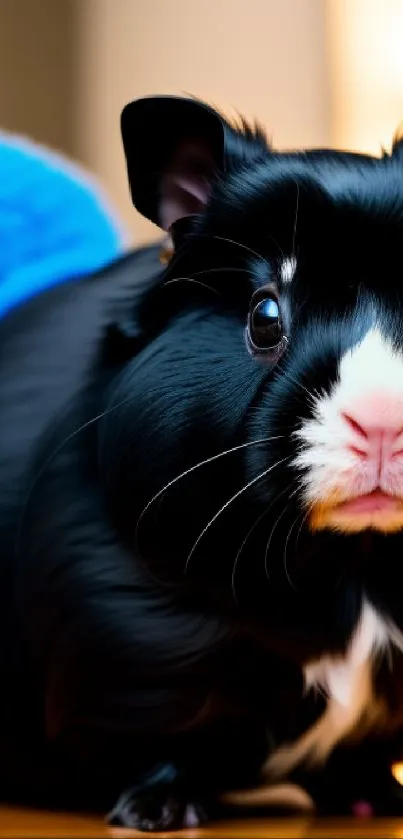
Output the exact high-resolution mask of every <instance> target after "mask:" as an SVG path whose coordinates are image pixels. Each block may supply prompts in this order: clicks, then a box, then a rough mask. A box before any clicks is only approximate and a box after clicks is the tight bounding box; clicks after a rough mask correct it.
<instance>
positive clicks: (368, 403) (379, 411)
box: [341, 394, 403, 464]
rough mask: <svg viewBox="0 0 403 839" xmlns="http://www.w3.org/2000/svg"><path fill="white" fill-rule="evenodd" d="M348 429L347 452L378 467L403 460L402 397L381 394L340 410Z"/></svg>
mask: <svg viewBox="0 0 403 839" xmlns="http://www.w3.org/2000/svg"><path fill="white" fill-rule="evenodd" d="M341 416H342V419H343V422H344V423H345V424H346V425H347V426H348V443H347V447H348V449H349V450H350V451H351V452H353V454H355V455H356V456H357V457H359V458H361V459H362V460H370V461H376V462H377V463H378V464H380V463H385V462H390V461H391V460H394V459H396V458H402V459H403V397H402V398H400V397H398V398H393V397H390V396H385V395H383V394H380V395H379V396H372V397H371V398H367V399H365V400H362V401H360V402H357V403H356V404H354V406H352V407H351V409H350V410H348V411H342V412H341Z"/></svg>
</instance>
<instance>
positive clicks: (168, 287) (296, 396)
mask: <svg viewBox="0 0 403 839" xmlns="http://www.w3.org/2000/svg"><path fill="white" fill-rule="evenodd" d="M175 101H176V100H175ZM165 106H166V102H165V104H164V107H165ZM129 107H131V106H129ZM175 107H176V106H175ZM186 107H187V106H186ZM192 107H195V108H196V109H197V108H202V107H203V106H201V105H198V104H197V103H193V105H192ZM168 108H169V105H168ZM157 110H158V108H157ZM130 113H131V112H130ZM130 113H129V115H128V114H126V117H125V118H126V119H129V117H130ZM208 113H209V120H211V119H212V122H211V123H209V125H208V126H207V127H206V130H205V133H204V135H203V142H204V143H207V144H208V142H209V139H210V138H211V137H212V133H213V134H214V137H213V140H214V143H213V146H214V148H212V153H213V152H214V154H213V157H214V160H215V171H214V176H213V178H212V187H211V194H210V198H209V201H208V203H207V206H206V209H205V211H204V212H203V213H201V214H200V215H197V216H195V217H193V218H190V219H187V220H186V221H185V223H178V224H177V226H176V228H175V230H174V231H173V233H174V239H175V243H176V250H175V254H174V256H173V259H172V261H171V262H170V264H169V265H168V266H167V267H166V268H162V266H161V265H160V264H159V262H158V248H155V247H151V248H146V249H143V250H139V251H138V252H136V253H134V254H132V255H130V256H128V257H126V258H124V259H123V260H121V261H120V262H117V263H115V264H114V265H113V266H111V267H110V268H108V269H107V270H106V271H103V272H102V273H101V274H98V275H96V276H95V277H92V278H90V279H84V280H82V281H81V282H78V283H77V282H75V283H68V284H66V285H64V286H58V287H57V288H56V289H54V290H52V291H50V292H46V293H45V294H43V295H41V296H40V297H39V298H37V299H35V300H33V301H31V302H29V303H28V304H26V305H25V306H24V307H22V308H20V309H19V310H18V311H16V312H15V313H13V314H11V315H9V316H8V317H7V318H6V319H5V320H4V321H3V322H2V323H1V324H0V350H1V359H2V363H1V366H0V394H1V403H0V419H1V435H0V475H1V482H0V553H1V558H2V559H1V566H0V574H1V577H0V582H1V586H0V592H1V609H0V630H1V634H0V637H1V638H2V639H3V641H2V644H1V645H0V666H1V676H2V686H3V687H2V691H1V695H0V711H1V713H0V754H1V761H0V782H1V783H0V788H1V790H2V791H3V792H4V796H5V797H8V798H11V797H14V798H15V797H17V798H19V799H22V800H24V801H28V800H29V801H31V802H33V803H46V804H51V805H53V806H56V805H60V806H64V807H66V806H72V807H78V806H80V807H81V806H82V807H86V808H89V807H99V808H100V809H103V810H105V811H106V810H107V809H109V808H111V807H112V805H113V804H114V803H115V799H116V798H117V797H118V795H119V794H120V793H121V792H122V791H124V790H127V789H129V792H128V793H127V792H125V794H124V796H123V798H121V799H120V803H119V804H118V806H117V808H115V809H114V811H113V815H112V820H113V821H114V822H115V823H124V824H129V825H134V826H137V827H142V828H144V829H147V830H152V829H157V828H173V827H178V826H181V825H183V824H193V823H196V822H200V821H203V820H204V818H207V814H210V813H213V814H214V813H217V812H218V810H217V806H218V796H219V793H220V792H222V791H224V790H226V789H232V788H235V787H242V786H248V785H253V784H256V783H257V782H258V780H259V770H260V767H261V764H262V762H263V760H264V759H265V757H266V755H267V753H268V751H269V750H270V749H271V748H273V746H274V745H275V744H277V743H279V742H281V741H282V740H283V739H284V738H286V737H287V738H288V737H291V736H293V735H296V734H297V732H298V731H299V730H300V729H301V727H303V726H304V725H305V724H306V721H307V719H309V718H310V717H311V716H312V715H314V714H316V713H317V712H318V710H319V707H320V703H319V704H318V703H316V704H315V703H314V704H310V700H309V699H306V700H305V702H302V696H303V684H302V676H301V665H302V664H303V663H304V662H305V661H306V660H307V659H308V658H310V657H312V656H313V655H319V654H321V653H323V652H328V651H342V650H343V649H345V647H346V644H347V641H348V639H349V637H350V635H351V632H352V630H353V627H354V625H355V622H356V621H357V617H358V615H359V610H360V605H361V600H362V596H363V594H364V593H367V594H368V595H369V596H370V597H371V600H372V602H373V603H374V604H375V605H379V606H381V607H382V609H383V610H386V611H387V612H388V614H390V615H391V616H393V619H394V620H395V621H396V623H397V624H398V626H400V627H401V628H403V613H402V605H401V591H402V582H403V579H402V575H403V571H402V566H401V561H400V560H401V551H402V545H403V542H402V536H401V535H400V534H398V535H395V536H388V537H381V536H376V537H375V536H372V537H371V538H368V536H366V537H365V538H363V537H362V536H351V537H345V536H343V537H342V536H335V535H329V534H326V535H322V536H319V535H317V536H313V535H311V534H309V533H308V532H306V531H305V530H302V532H301V534H300V538H299V540H298V547H297V548H296V546H295V543H294V545H293V544H291V545H290V546H289V557H288V573H289V577H287V574H286V573H285V566H284V548H285V543H286V539H287V534H288V532H289V529H290V526H291V524H292V523H293V521H295V519H296V516H297V515H298V514H299V513H300V511H301V509H302V508H301V500H300V497H299V495H298V492H297V493H296V494H295V495H293V490H294V489H296V487H297V483H296V481H297V475H296V474H295V472H293V470H292V468H291V465H290V460H291V456H292V455H293V454H294V453H295V443H294V441H293V438H292V436H291V435H292V432H293V431H294V430H295V429H296V428H297V427H298V425H299V423H300V421H301V418H303V417H306V416H309V413H310V410H311V408H310V404H309V400H308V399H307V396H306V390H305V388H306V389H307V390H308V391H309V390H312V389H328V388H329V387H330V386H331V384H332V383H333V382H334V380H335V377H336V374H337V361H338V359H339V357H340V354H341V353H342V352H343V351H345V349H346V348H348V347H349V346H351V345H352V344H354V343H355V342H356V341H357V340H358V339H359V337H360V335H361V334H362V332H363V329H364V328H365V322H366V318H367V317H368V316H369V313H370V307H371V306H373V305H375V306H377V307H378V308H379V310H380V312H381V317H382V324H383V327H384V329H385V331H386V332H388V333H389V334H390V335H391V336H392V337H393V340H394V342H395V344H396V345H398V346H399V348H400V347H401V346H402V338H401V336H402V334H403V330H402V325H403V294H402V279H401V264H402V253H401V242H402V241H403V163H402V153H401V145H400V144H396V147H395V149H394V151H393V152H392V154H391V155H390V156H388V155H384V157H383V158H382V159H379V160H378V159H374V158H370V157H365V156H361V155H353V154H344V153H337V152H332V151H315V152H298V153H295V154H291V153H287V154H280V153H276V152H273V151H272V150H270V149H269V148H268V147H267V146H266V145H265V144H264V140H263V137H262V134H261V132H257V133H256V132H254V131H252V130H250V129H249V128H248V127H247V126H246V127H244V128H243V129H241V130H239V131H238V130H235V129H234V128H231V127H230V126H229V125H228V124H226V123H225V121H223V120H222V119H221V118H220V117H218V115H216V114H215V113H214V112H212V111H210V110H209V111H208ZM212 115H213V117H212ZM172 122H174V121H173V120H172ZM201 122H202V123H203V118H201ZM203 124H204V123H203ZM210 125H214V126H215V128H214V131H213V132H212V133H211V130H210V127H209V126H210ZM136 126H137V130H138V131H140V129H139V123H136V122H135V124H134V126H132V125H131V133H130V132H129V134H130V138H131V139H132V140H133V142H135V137H136V134H135V128H136ZM150 130H151V129H150ZM153 130H155V125H154V124H153ZM144 131H145V134H144V138H143V140H142V141H141V149H142V154H143V153H144V149H146V147H147V142H146V141H147V137H148V135H147V129H146V128H145V129H144ZM167 131H168V134H169V125H168V127H167ZM127 137H128V135H127V134H126V151H128V150H129V153H131V152H130V149H131V146H130V143H129V141H128V139H127ZM177 138H178V126H177V124H176V133H175V137H173V139H172V143H174V142H176V140H177ZM168 139H169V138H168ZM167 142H168V140H167ZM168 147H169V142H168ZM153 149H154V154H156V152H155V149H157V143H156V141H155V137H154V145H153ZM152 164H153V157H152V155H151V154H149V155H148V156H147V157H146V159H143V158H142V157H141V156H140V158H139V160H138V161H137V163H136V160H134V162H133V160H132V161H131V165H129V173H130V172H131V174H132V176H133V177H134V181H132V193H133V196H134V200H136V196H137V192H136V180H135V176H136V173H137V172H138V171H141V167H142V166H143V172H142V177H141V182H140V187H139V193H138V194H139V196H140V197H139V204H141V205H142V208H143V210H144V211H145V212H146V214H148V215H149V216H150V217H153V218H154V217H155V218H157V217H158V200H159V199H158V196H159V191H158V190H159V181H160V178H161V173H162V170H163V168H164V166H165V165H166V160H165V159H164V160H161V161H156V162H155V168H152ZM152 184H153V191H152V195H151V193H150V196H151V197H150V198H149V201H148V203H147V200H148V199H147V195H146V192H144V190H145V191H146V190H147V185H152ZM150 189H151V186H150ZM144 195H146V198H144ZM144 201H146V203H144ZM294 253H295V254H297V258H298V267H297V273H296V276H295V278H294V280H293V282H292V284H291V285H290V286H289V287H287V288H285V287H283V285H282V282H281V278H280V275H279V269H280V264H281V259H282V258H283V256H286V257H287V256H290V255H292V254H294ZM186 278H189V279H190V281H189V279H186ZM192 280H195V281H196V282H192ZM267 283H270V284H272V286H274V287H276V289H277V292H278V294H279V299H280V305H281V307H282V310H283V319H284V322H285V324H286V331H287V337H288V339H289V344H288V347H287V350H286V352H285V353H284V354H283V355H282V357H281V358H280V359H279V360H278V361H277V362H276V363H275V361H274V360H273V358H272V357H271V356H270V354H268V355H267V357H266V358H264V357H263V359H262V357H260V358H258V359H257V358H254V357H252V356H251V355H250V354H248V352H247V349H246V344H245V338H244V332H245V324H246V321H247V318H248V312H249V308H250V301H251V297H252V295H253V293H255V292H256V291H258V289H259V288H261V287H262V286H263V285H265V284H267ZM267 438H274V439H272V440H270V439H267ZM276 438H280V439H276ZM257 440H263V441H266V442H262V443H255V442H254V441H257ZM244 444H250V445H248V446H245V445H244ZM227 450H231V451H230V452H229V453H228V454H226V455H223V456H222V457H221V456H220V457H219V456H218V455H221V453H223V452H225V451H227ZM208 458H213V460H211V462H209V463H206V464H205V465H202V466H200V467H199V468H196V469H194V470H192V471H191V472H188V473H187V474H186V475H185V476H184V477H182V478H180V479H179V480H177V481H175V482H174V483H171V482H173V481H174V479H175V478H176V477H177V476H179V475H180V474H181V473H182V472H184V471H185V470H189V469H191V467H194V466H195V465H196V464H197V463H201V462H202V461H205V460H207V459H208ZM214 458H215V459H214ZM269 467H272V468H271V471H270V472H269V473H268V474H267V475H266V476H265V477H263V478H262V479H261V480H256V478H257V476H258V475H259V474H261V473H263V472H265V471H266V470H268V469H269ZM248 482H250V487H249V488H248V489H247V490H245V491H243V492H241V490H242V488H243V487H245V485H246V484H247V483H248ZM165 485H168V486H167V489H166V491H165V492H164V493H162V494H158V493H161V490H162V488H163V487H164V486H165ZM237 493H239V495H238V496H237V497H236V498H234V501H233V502H231V503H230V504H228V505H227V502H228V500H229V499H230V498H231V497H232V496H235V495H236V494H237ZM156 494H158V495H157V498H156V500H155V501H154V502H152V503H151V504H150V503H149V502H150V500H151V499H152V498H153V496H155V495H156ZM225 505H227V506H225ZM221 507H223V508H224V509H223V512H222V514H220V515H219V516H218V517H217V518H214V517H215V515H216V513H217V511H218V510H219V509H220V508H221ZM259 516H260V517H261V518H260V521H259V523H258V524H257V526H256V528H255V529H254V530H253V531H252V532H251V533H250V536H249V538H247V539H246V541H244V540H245V537H246V535H247V533H248V531H249V530H250V528H251V527H252V526H253V524H254V523H255V522H257V519H258V517H259ZM210 520H212V523H211V526H210V527H208V528H207V529H206V530H204V528H206V526H207V524H208V523H209V521H210ZM200 534H202V535H201V536H200ZM270 534H271V539H270V545H269V550H268V551H266V546H267V542H268V539H269V537H270ZM199 536H200V539H199ZM243 541H244V545H243V548H242V551H240V552H239V548H240V546H241V544H242V543H243ZM265 554H266V555H265ZM379 554H381V555H382V558H383V561H382V565H381V566H380V564H379V562H378V557H379ZM324 556H326V562H323V557H324ZM235 558H237V562H236V567H235V569H234V562H235ZM364 559H365V562H364V561H363V560H364ZM290 580H291V582H290ZM386 678H387V677H386V675H385V680H386ZM385 685H386V681H385ZM395 690H396V684H395V683H394V684H393V685H392V686H391V688H390V696H391V701H394V702H395V703H397V707H399V702H400V700H399V698H398V697H397V698H396V695H395V693H394V691H395ZM396 742H397V741H396ZM374 748H375V747H374ZM396 748H397V746H396ZM379 750H382V760H383V763H381V762H380V758H379V759H378V758H377V761H376V763H374V762H372V763H371V761H370V758H369V757H368V754H367V753H365V758H364V757H363V758H362V760H361V758H360V754H361V753H360V752H359V751H358V752H357V757H356V760H357V761H360V760H361V763H360V764H359V765H360V767H361V768H360V770H358V769H357V764H354V772H353V771H352V770H351V766H352V764H351V762H349V761H350V758H349V757H348V760H347V764H348V766H349V767H350V772H349V773H348V772H346V769H345V763H343V760H342V758H340V755H339V756H338V757H336V759H335V761H333V762H332V761H331V763H330V766H329V770H328V774H327V775H326V773H325V774H324V775H323V777H321V778H320V779H319V780H318V779H317V778H316V779H314V780H312V779H311V781H306V783H307V784H308V786H309V784H311V788H312V789H314V791H315V794H316V796H317V798H318V801H319V805H322V806H323V807H325V808H327V809H328V810H334V809H335V808H337V806H338V807H339V808H342V807H346V808H347V809H348V807H349V806H350V804H351V801H352V800H353V799H354V797H355V796H357V795H365V794H372V793H373V788H374V778H375V777H376V778H377V795H378V804H377V806H378V809H379V810H380V811H381V810H382V808H383V809H385V807H386V805H385V801H386V800H388V801H389V799H388V796H389V797H390V798H393V801H394V804H393V807H396V806H397V805H396V800H397V799H396V796H394V793H393V795H392V792H391V789H392V788H391V787H389V786H388V784H389V775H388V773H387V772H386V774H385V775H383V774H382V773H383V772H384V767H386V766H387V763H388V761H389V759H390V758H391V756H392V752H390V753H389V751H388V743H386V744H381V745H379V744H377V745H376V754H377V755H378V751H379ZM397 751H398V748H397ZM363 754H364V752H363ZM337 761H339V763H340V761H341V764H342V768H341V770H340V769H339V768H337V767H338V766H339V764H338V763H337ZM363 766H365V775H364V774H363V771H362V767H363ZM375 766H376V767H381V768H380V769H378V768H375ZM332 767H333V768H332ZM335 767H336V768H337V773H336V776H335V775H334V774H333V775H332V771H333V773H334V772H336V768H335ZM359 771H360V772H361V779H360V783H361V787H362V788H361V787H360V789H358V788H357V787H356V782H357V778H358V775H359ZM385 771H386V770H385ZM334 777H337V778H338V781H337V783H338V799H337V802H338V803H337V802H336V801H335V798H334V795H331V794H330V792H329V790H330V791H331V790H332V789H333V790H334V788H335V781H334ZM381 777H382V779H381ZM326 778H328V779H329V778H331V779H332V780H331V782H330V781H329V780H328V781H326ZM340 779H343V784H344V786H343V784H342V783H341V781H340ZM380 779H381V780H380ZM315 785H316V786H315ZM397 798H399V796H397ZM190 805H191V806H190ZM388 806H389V805H388ZM399 806H400V805H399ZM390 807H391V808H392V809H393V807H392V804H390Z"/></svg>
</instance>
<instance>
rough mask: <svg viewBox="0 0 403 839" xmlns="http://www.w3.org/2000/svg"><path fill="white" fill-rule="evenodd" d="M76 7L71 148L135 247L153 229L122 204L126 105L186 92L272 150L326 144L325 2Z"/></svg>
mask: <svg viewBox="0 0 403 839" xmlns="http://www.w3.org/2000/svg"><path fill="white" fill-rule="evenodd" d="M32 1H33V0H32ZM0 2H1V0H0ZM54 2H55V0H54ZM59 2H60V0H59ZM77 3H78V14H79V25H78V28H77V32H78V33H79V39H80V40H79V44H78V46H77V52H76V61H77V69H78V71H79V77H80V85H79V89H78V91H77V94H78V101H77V123H76V124H77V132H78V133H77V137H76V142H77V148H78V150H79V154H80V157H81V158H82V159H83V160H84V161H85V162H87V163H88V164H90V165H91V166H92V167H94V168H95V170H96V172H98V174H99V175H100V176H101V177H102V178H103V180H104V182H105V184H106V186H107V188H108V190H109V192H110V194H111V196H112V197H113V198H114V199H115V200H116V203H117V205H118V206H119V208H120V209H121V211H122V212H123V214H124V217H125V219H126V220H127V221H128V223H129V224H130V226H131V229H132V230H133V233H134V235H135V239H136V241H137V242H139V241H140V240H144V239H145V238H149V237H150V236H154V235H155V229H154V228H153V227H152V226H151V225H149V224H148V223H147V222H145V221H143V220H141V219H140V218H139V217H138V216H137V215H136V214H135V211H134V209H133V207H132V205H131V203H130V200H129V195H128V187H127V181H126V173H125V168H124V160H123V154H122V148H121V142H120V134H119V116H120V111H121V109H122V107H123V106H124V104H125V103H126V102H128V101H130V100H131V99H133V98H135V97H138V96H142V95H144V94H150V93H181V92H189V93H192V94H194V95H197V96H200V97H202V98H206V99H208V100H209V101H210V102H212V103H214V104H216V105H218V106H221V107H223V108H225V109H226V111H227V112H228V113H231V109H235V108H236V109H238V110H239V111H241V112H243V113H244V114H245V115H246V116H249V117H252V118H255V117H257V118H259V119H260V120H261V121H262V122H263V123H264V124H265V126H266V127H267V129H268V131H269V133H270V135H271V136H272V137H273V140H274V142H275V143H276V144H278V145H279V146H284V147H290V146H311V145H321V144H327V143H329V142H330V101H329V90H328V77H327V65H326V43H325V0H202V2H201V0H77ZM232 113H234V110H232ZM161 142H163V137H161Z"/></svg>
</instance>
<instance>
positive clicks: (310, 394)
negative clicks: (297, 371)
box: [282, 370, 320, 407]
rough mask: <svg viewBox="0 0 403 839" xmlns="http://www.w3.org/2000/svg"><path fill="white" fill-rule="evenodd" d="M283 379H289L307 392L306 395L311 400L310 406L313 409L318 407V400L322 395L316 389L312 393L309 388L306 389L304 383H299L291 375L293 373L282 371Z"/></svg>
mask: <svg viewBox="0 0 403 839" xmlns="http://www.w3.org/2000/svg"><path fill="white" fill-rule="evenodd" d="M282 377H284V378H288V379H289V381H290V382H292V383H293V384H294V385H295V386H296V387H298V388H300V389H301V390H303V391H305V393H306V394H307V396H308V398H309V401H310V404H311V405H312V406H313V407H315V406H316V401H317V400H318V399H320V394H319V392H318V391H317V390H316V389H315V388H313V389H312V391H310V390H308V388H307V387H305V385H303V384H302V382H298V381H297V380H296V379H294V377H293V376H292V375H291V373H290V372H289V371H288V370H284V371H282Z"/></svg>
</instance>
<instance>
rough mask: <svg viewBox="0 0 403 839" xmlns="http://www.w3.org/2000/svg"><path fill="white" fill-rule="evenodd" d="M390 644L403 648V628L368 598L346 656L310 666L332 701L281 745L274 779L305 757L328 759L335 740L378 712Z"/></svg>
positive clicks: (311, 679) (310, 680)
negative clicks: (376, 682)
mask: <svg viewBox="0 0 403 839" xmlns="http://www.w3.org/2000/svg"><path fill="white" fill-rule="evenodd" d="M390 647H395V648H397V649H399V650H400V651H402V650H403V635H402V633H401V632H400V631H399V630H398V629H397V628H396V627H395V626H394V625H393V624H392V623H391V622H389V621H388V620H387V619H385V618H383V617H382V616H381V615H379V614H378V613H377V612H376V610H375V609H374V608H373V606H372V605H371V604H370V603H368V602H365V603H364V605H363V609H362V612H361V617H360V620H359V622H358V624H357V627H356V629H355V632H354V633H353V636H352V638H351V641H350V644H349V647H348V650H347V652H346V655H345V656H344V657H341V656H339V657H335V656H325V657H323V658H321V659H319V661H316V662H312V663H311V664H309V665H307V666H306V667H305V680H306V685H307V688H308V689H309V688H312V687H316V688H319V689H321V690H323V691H324V692H325V693H326V695H327V697H328V701H327V706H326V709H325V711H324V713H323V714H322V716H321V717H320V718H319V720H317V722H316V723H315V724H314V725H313V726H312V727H311V728H310V729H308V731H306V732H305V734H303V736H302V737H301V738H300V739H299V740H297V741H296V742H295V743H292V744H287V745H285V746H282V747H281V748H280V749H278V751H277V752H275V753H274V755H272V756H271V757H270V758H269V760H268V761H267V763H266V766H265V769H264V774H265V776H266V777H268V778H270V779H272V780H273V779H278V778H283V777H285V776H287V775H288V774H289V773H290V772H291V771H292V770H293V769H294V768H295V767H296V766H298V765H299V764H300V763H303V762H307V763H310V764H311V765H317V764H321V763H323V762H325V761H326V760H327V758H328V757H329V755H330V754H331V752H332V751H333V749H334V748H335V746H336V745H337V744H338V743H340V741H341V740H343V739H344V738H345V737H346V736H348V735H349V734H351V733H352V732H353V731H354V729H355V728H356V727H357V726H358V724H359V723H360V722H361V721H362V719H365V717H366V716H367V717H368V719H369V720H370V721H371V720H372V719H373V718H374V717H376V710H377V708H376V703H375V702H374V694H373V670H374V665H375V664H376V660H377V659H378V658H379V656H380V655H384V654H385V653H387V652H388V649H389V648H390Z"/></svg>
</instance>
